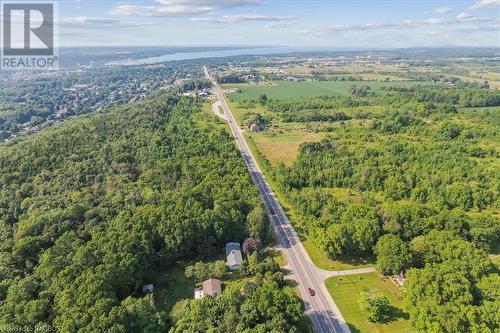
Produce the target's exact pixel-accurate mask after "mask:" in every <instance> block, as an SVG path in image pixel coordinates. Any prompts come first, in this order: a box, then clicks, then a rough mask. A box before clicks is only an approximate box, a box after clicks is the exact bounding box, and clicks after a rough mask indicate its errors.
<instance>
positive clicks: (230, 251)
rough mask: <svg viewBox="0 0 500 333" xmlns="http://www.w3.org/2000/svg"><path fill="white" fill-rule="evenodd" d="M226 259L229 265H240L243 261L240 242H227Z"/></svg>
mask: <svg viewBox="0 0 500 333" xmlns="http://www.w3.org/2000/svg"><path fill="white" fill-rule="evenodd" d="M226 259H227V265H228V266H229V267H233V266H239V265H241V264H242V263H243V257H242V256H241V250H240V243H227V244H226Z"/></svg>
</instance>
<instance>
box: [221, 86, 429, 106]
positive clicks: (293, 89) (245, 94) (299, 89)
mask: <svg viewBox="0 0 500 333" xmlns="http://www.w3.org/2000/svg"><path fill="white" fill-rule="evenodd" d="M273 83H274V84H275V85H273V86H234V85H223V86H224V87H225V88H234V87H237V88H239V89H240V91H241V92H235V93H232V94H231V95H230V96H229V98H230V99H231V100H232V101H236V102H237V101H241V100H244V99H258V98H259V96H260V95H262V94H266V95H267V96H268V97H269V98H274V99H287V98H293V97H313V96H327V95H330V96H331V95H337V96H347V95H349V88H350V87H351V86H352V85H354V84H355V85H357V86H369V87H371V89H372V90H373V91H374V92H378V91H380V88H381V87H389V86H409V85H418V84H422V85H423V84H429V83H427V82H417V81H397V82H379V81H298V82H294V81H273Z"/></svg>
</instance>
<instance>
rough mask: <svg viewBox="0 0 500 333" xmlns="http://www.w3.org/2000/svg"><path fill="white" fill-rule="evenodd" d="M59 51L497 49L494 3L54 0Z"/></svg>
mask: <svg viewBox="0 0 500 333" xmlns="http://www.w3.org/2000/svg"><path fill="white" fill-rule="evenodd" d="M59 12H60V46H226V45H283V46H293V47H339V48H341V47H350V48H365V47H366V48H398V47H415V46H450V45H459V46H496V47H500V25H499V24H500V0H455V1H441V0H401V1H394V0H303V1H299V0H291V1H288V0H120V1H113V0H111V1H110V0H60V1H59Z"/></svg>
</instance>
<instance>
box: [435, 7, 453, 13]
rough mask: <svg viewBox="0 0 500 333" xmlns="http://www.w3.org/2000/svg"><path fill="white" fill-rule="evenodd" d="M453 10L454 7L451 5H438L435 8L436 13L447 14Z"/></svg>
mask: <svg viewBox="0 0 500 333" xmlns="http://www.w3.org/2000/svg"><path fill="white" fill-rule="evenodd" d="M452 11H453V8H451V7H438V8H436V9H434V10H433V12H434V13H436V14H447V13H451V12H452Z"/></svg>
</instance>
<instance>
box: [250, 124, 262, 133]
mask: <svg viewBox="0 0 500 333" xmlns="http://www.w3.org/2000/svg"><path fill="white" fill-rule="evenodd" d="M249 129H250V132H252V133H255V132H260V130H261V128H260V126H259V124H257V123H252V124H251V125H250V127H249Z"/></svg>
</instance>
